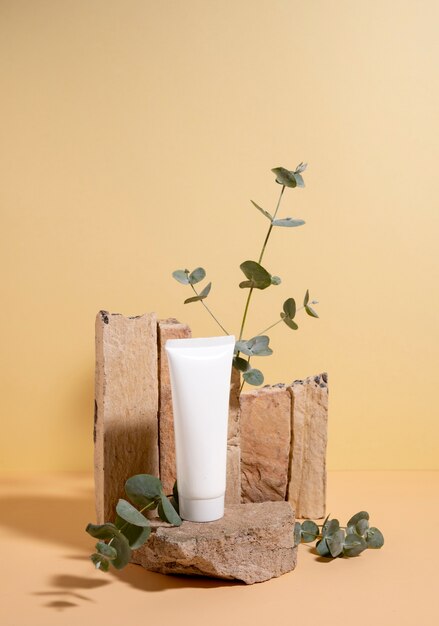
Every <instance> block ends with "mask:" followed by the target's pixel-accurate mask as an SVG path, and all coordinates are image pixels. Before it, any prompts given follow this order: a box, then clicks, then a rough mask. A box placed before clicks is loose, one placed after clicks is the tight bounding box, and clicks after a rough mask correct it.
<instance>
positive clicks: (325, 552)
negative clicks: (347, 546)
mask: <svg viewBox="0 0 439 626" xmlns="http://www.w3.org/2000/svg"><path fill="white" fill-rule="evenodd" d="M316 550H317V554H319V555H320V556H324V557H330V556H331V551H330V549H329V547H328V544H327V543H326V539H320V541H318V542H317V543H316Z"/></svg>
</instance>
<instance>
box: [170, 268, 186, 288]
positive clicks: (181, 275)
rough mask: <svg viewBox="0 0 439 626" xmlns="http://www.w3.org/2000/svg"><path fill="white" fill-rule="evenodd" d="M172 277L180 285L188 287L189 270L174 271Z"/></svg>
mask: <svg viewBox="0 0 439 626" xmlns="http://www.w3.org/2000/svg"><path fill="white" fill-rule="evenodd" d="M172 276H173V277H174V278H175V280H177V281H178V282H179V283H181V284H182V285H189V270H175V272H172Z"/></svg>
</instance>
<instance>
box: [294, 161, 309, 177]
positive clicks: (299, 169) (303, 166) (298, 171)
mask: <svg viewBox="0 0 439 626" xmlns="http://www.w3.org/2000/svg"><path fill="white" fill-rule="evenodd" d="M307 167H308V163H304V162H303V161H301V162H300V163H299V165H298V166H297V167H296V169H295V170H294V173H295V175H296V176H297V174H301V173H302V172H304V171H305V170H306V168H307Z"/></svg>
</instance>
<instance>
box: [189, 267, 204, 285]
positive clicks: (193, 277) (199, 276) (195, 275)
mask: <svg viewBox="0 0 439 626" xmlns="http://www.w3.org/2000/svg"><path fill="white" fill-rule="evenodd" d="M203 278H206V271H205V269H204V268H202V267H197V268H196V269H194V271H193V272H191V273H190V274H189V283H190V284H191V285H196V284H197V283H199V282H200V281H202V280H203Z"/></svg>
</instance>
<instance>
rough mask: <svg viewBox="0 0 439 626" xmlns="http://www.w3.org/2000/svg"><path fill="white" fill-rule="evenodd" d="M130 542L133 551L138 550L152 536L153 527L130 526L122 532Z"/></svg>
mask: <svg viewBox="0 0 439 626" xmlns="http://www.w3.org/2000/svg"><path fill="white" fill-rule="evenodd" d="M120 532H121V533H122V534H123V535H125V537H126V538H127V540H128V544H129V546H130V548H131V549H132V550H137V548H140V546H143V544H144V543H145V542H146V541H147V540H148V539H149V536H150V534H151V526H144V527H141V526H134V525H133V524H128V525H127V526H125V528H124V529H123V530H121V531H120Z"/></svg>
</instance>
